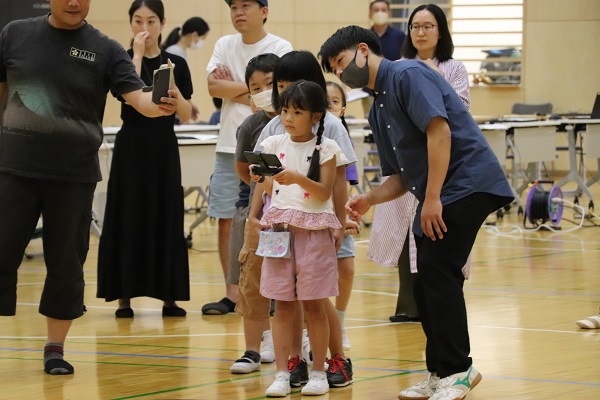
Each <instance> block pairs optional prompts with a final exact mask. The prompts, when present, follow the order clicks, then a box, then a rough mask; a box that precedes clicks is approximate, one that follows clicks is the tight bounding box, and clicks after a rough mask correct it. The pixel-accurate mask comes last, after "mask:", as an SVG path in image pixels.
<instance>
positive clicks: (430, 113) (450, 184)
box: [369, 59, 512, 235]
mask: <svg viewBox="0 0 600 400" xmlns="http://www.w3.org/2000/svg"><path fill="white" fill-rule="evenodd" d="M434 117H443V118H445V119H446V121H447V122H448V125H449V127H450V132H451V135H452V136H451V150H450V164H449V166H448V172H447V174H446V179H445V181H444V184H443V186H442V192H441V201H442V204H444V205H445V204H450V203H452V202H455V201H457V200H459V199H461V198H463V197H465V196H468V195H470V194H472V193H476V192H483V193H490V194H494V195H497V196H500V197H507V198H512V191H511V189H510V186H509V184H508V181H507V179H506V175H505V174H504V171H503V170H502V168H501V166H500V163H499V162H498V159H497V158H496V156H495V155H494V153H493V152H492V150H491V149H490V147H489V145H488V143H487V140H486V139H485V137H484V136H483V134H482V133H481V130H480V129H479V127H478V126H477V123H476V122H475V121H474V120H473V118H472V117H471V114H470V113H469V111H468V110H467V109H466V107H465V106H464V104H463V102H462V101H461V99H460V97H459V96H458V95H457V94H456V92H455V91H454V89H452V87H451V86H450V84H448V82H446V80H445V79H444V78H443V77H442V76H441V74H439V73H438V72H436V71H434V70H433V69H431V68H430V67H428V66H427V65H426V64H424V63H422V62H420V61H413V60H402V61H396V62H390V61H388V60H385V59H383V60H382V61H381V64H380V66H379V70H378V72H377V78H376V82H375V101H374V103H373V106H372V108H371V111H370V113H369V123H370V125H371V128H372V130H373V135H374V137H375V142H376V143H377V149H378V152H379V156H380V160H381V168H382V173H383V175H386V176H387V175H392V174H399V175H400V176H401V177H402V180H403V181H404V183H405V184H406V187H407V188H408V190H409V191H410V192H411V193H412V194H414V195H415V197H416V198H417V199H418V200H419V202H421V204H422V202H423V200H424V199H425V191H426V189H427V176H428V159H427V134H426V130H427V126H428V124H429V122H430V121H431V119H432V118H434ZM420 214H421V206H419V208H418V210H417V216H416V218H415V224H414V228H413V229H414V232H415V233H416V234H418V235H421V234H422V231H421V223H420Z"/></svg>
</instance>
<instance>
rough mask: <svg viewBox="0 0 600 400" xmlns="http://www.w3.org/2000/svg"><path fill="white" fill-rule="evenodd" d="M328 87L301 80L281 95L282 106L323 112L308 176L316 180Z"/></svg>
mask: <svg viewBox="0 0 600 400" xmlns="http://www.w3.org/2000/svg"><path fill="white" fill-rule="evenodd" d="M326 93H327V89H325V90H323V88H322V87H321V85H319V84H318V83H316V82H311V81H305V80H299V81H295V82H294V83H292V84H291V85H290V86H288V87H287V89H285V90H284V91H283V93H281V95H280V96H279V103H280V106H281V107H280V108H279V109H281V108H283V107H285V108H288V107H294V108H296V109H298V110H306V111H309V112H310V113H311V114H315V113H321V119H320V121H319V129H318V130H317V143H316V147H315V150H314V151H313V154H312V157H311V159H310V166H309V167H308V173H307V174H306V176H307V177H308V178H309V179H312V180H313V181H315V182H318V181H319V178H320V168H321V163H320V161H321V160H320V158H321V153H320V148H321V141H322V140H323V131H324V129H325V128H324V123H325V114H326V113H327V106H328V104H329V102H328V101H327V94H326Z"/></svg>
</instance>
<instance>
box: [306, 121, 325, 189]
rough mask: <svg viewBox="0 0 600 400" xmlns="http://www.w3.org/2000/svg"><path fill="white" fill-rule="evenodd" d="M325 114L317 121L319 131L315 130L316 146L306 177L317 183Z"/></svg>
mask: <svg viewBox="0 0 600 400" xmlns="http://www.w3.org/2000/svg"><path fill="white" fill-rule="evenodd" d="M324 124H325V113H323V115H322V116H321V119H320V120H319V129H318V130H317V144H316V145H315V150H314V151H313V154H312V157H311V159H310V165H309V167H308V173H307V174H306V177H307V178H309V179H312V180H313V181H315V182H319V179H320V177H321V176H320V175H321V174H320V172H321V164H320V160H321V142H322V140H323V131H324V130H325V127H324Z"/></svg>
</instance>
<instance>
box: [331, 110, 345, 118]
mask: <svg viewBox="0 0 600 400" xmlns="http://www.w3.org/2000/svg"><path fill="white" fill-rule="evenodd" d="M344 111H346V107H342V109H341V110H340V111H329V112H330V113H332V114H333V115H335V116H336V117H338V118H342V116H343V115H344Z"/></svg>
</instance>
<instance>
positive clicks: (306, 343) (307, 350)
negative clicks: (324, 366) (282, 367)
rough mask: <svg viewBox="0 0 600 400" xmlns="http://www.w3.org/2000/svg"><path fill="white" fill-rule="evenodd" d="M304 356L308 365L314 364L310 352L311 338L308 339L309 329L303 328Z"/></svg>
mask: <svg viewBox="0 0 600 400" xmlns="http://www.w3.org/2000/svg"><path fill="white" fill-rule="evenodd" d="M302 358H304V360H305V361H306V363H307V364H308V366H309V367H310V366H312V363H313V360H312V355H311V353H310V340H309V339H308V330H306V329H303V330H302Z"/></svg>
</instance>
